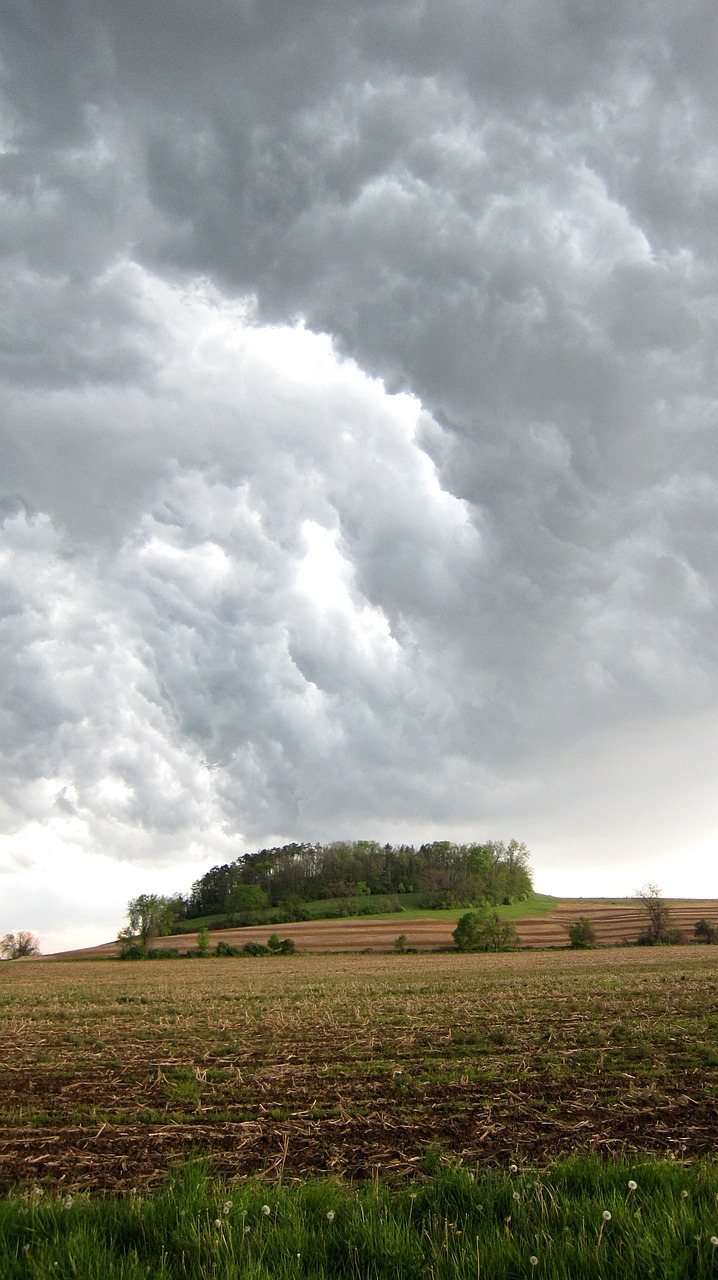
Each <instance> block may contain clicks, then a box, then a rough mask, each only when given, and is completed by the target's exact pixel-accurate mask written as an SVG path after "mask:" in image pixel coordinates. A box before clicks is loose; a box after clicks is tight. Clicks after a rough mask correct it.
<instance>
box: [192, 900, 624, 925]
mask: <svg viewBox="0 0 718 1280" xmlns="http://www.w3.org/2000/svg"><path fill="white" fill-rule="evenodd" d="M421 897H422V895H421V894H420V893H401V894H391V893H381V894H378V893H377V894H368V895H367V896H365V897H354V898H317V899H316V900H315V901H312V902H303V903H302V911H303V913H304V917H303V918H305V919H307V920H337V919H343V920H355V919H365V918H366V917H367V916H371V917H372V919H375V920H396V921H397V922H398V923H400V922H401V921H402V920H457V919H458V918H459V916H460V915H463V913H464V912H465V911H468V910H470V908H469V907H445V908H439V909H436V910H433V909H432V908H430V907H422V906H421V905H420V900H421ZM563 901H564V899H563V898H552V897H551V896H550V895H549V894H545V893H532V894H531V896H530V897H528V898H523V899H522V900H521V901H520V902H512V903H511V904H510V905H509V906H503V905H500V906H497V907H496V908H493V909H495V910H496V911H497V912H498V914H499V915H500V916H501V918H502V920H523V919H524V918H525V917H526V916H546V915H550V914H551V912H552V911H555V910H556V907H557V906H558V905H559V903H560V902H563ZM607 901H608V899H607ZM395 903H399V904H400V906H401V910H399V911H397V910H396V909H395V908H394V904H395ZM247 923H252V924H265V925H266V926H267V927H272V926H274V925H278V924H283V925H287V926H289V925H291V923H292V921H291V920H289V919H288V918H287V916H286V914H283V913H282V911H281V910H280V909H279V908H278V907H274V908H268V909H267V910H266V911H261V912H257V913H256V918H255V917H254V916H253V917H252V919H251V921H250V919H249V917H247ZM203 926H205V927H207V928H208V929H217V930H221V929H229V928H234V927H236V926H235V925H234V924H233V922H232V921H231V920H230V917H229V916H227V915H222V914H216V915H210V916H198V917H197V918H196V919H193V920H181V921H180V922H179V923H178V924H177V925H176V927H175V932H176V933H178V934H179V933H193V932H194V931H195V930H197V929H200V928H202V927H203Z"/></svg>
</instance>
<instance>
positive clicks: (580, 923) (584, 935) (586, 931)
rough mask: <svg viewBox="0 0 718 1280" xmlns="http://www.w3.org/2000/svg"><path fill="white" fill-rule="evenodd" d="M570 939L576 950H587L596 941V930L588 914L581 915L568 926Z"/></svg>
mask: <svg viewBox="0 0 718 1280" xmlns="http://www.w3.org/2000/svg"><path fill="white" fill-rule="evenodd" d="M568 939H569V942H570V943H571V946H572V947H573V948H574V950H575V951H585V950H586V948H587V947H592V946H594V945H595V942H596V931H595V929H594V927H593V925H592V923H591V921H590V920H589V918H588V916H580V917H579V919H578V920H574V922H573V924H571V925H569V928H568Z"/></svg>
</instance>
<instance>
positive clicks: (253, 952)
mask: <svg viewBox="0 0 718 1280" xmlns="http://www.w3.org/2000/svg"><path fill="white" fill-rule="evenodd" d="M242 954H243V955H245V956H268V955H271V952H270V950H269V947H265V945H264V943H263V942H245V944H244V946H243V947H242Z"/></svg>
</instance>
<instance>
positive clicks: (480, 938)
mask: <svg viewBox="0 0 718 1280" xmlns="http://www.w3.org/2000/svg"><path fill="white" fill-rule="evenodd" d="M452 937H453V939H454V942H455V943H456V945H457V947H458V949H459V951H508V950H510V948H511V947H515V946H517V945H518V941H519V938H518V934H517V932H516V929H515V927H514V925H513V924H512V923H511V921H510V920H501V919H500V917H499V916H498V915H497V914H496V912H495V911H493V912H492V913H491V914H490V915H489V914H488V912H487V911H486V909H485V908H483V909H478V910H476V911H467V912H466V915H463V916H461V918H460V920H459V923H458V924H457V926H456V928H455V929H454V932H453V934H452Z"/></svg>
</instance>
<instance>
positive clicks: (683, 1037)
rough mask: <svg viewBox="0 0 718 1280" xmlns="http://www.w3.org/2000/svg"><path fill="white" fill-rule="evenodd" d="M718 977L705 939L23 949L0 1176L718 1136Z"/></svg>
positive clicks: (271, 1167) (663, 1147)
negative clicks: (119, 952)
mask: <svg viewBox="0 0 718 1280" xmlns="http://www.w3.org/2000/svg"><path fill="white" fill-rule="evenodd" d="M344 927H346V926H344ZM407 932H408V929H407ZM717 978H718V948H714V947H699V946H692V947H677V948H665V949H656V950H651V949H636V948H634V949H631V950H628V949H615V950H611V951H608V950H606V951H593V952H587V953H571V952H566V951H562V952H543V953H536V952H523V953H515V954H510V955H505V956H492V955H464V956H462V955H459V954H456V953H455V954H443V955H431V956H429V955H411V956H372V955H360V956H346V955H345V956H331V957H329V956H327V957H321V956H320V957H310V956H297V957H294V958H289V957H273V958H269V959H249V958H241V959H228V960H217V959H211V960H207V961H201V960H197V961H187V960H177V961H174V960H168V961H165V962H163V963H157V962H155V963H144V964H107V965H104V964H83V963H72V964H69V963H62V962H56V963H54V964H46V963H43V962H41V961H40V962H25V963H15V964H5V965H2V966H0V1060H1V1066H2V1070H1V1071H0V1185H2V1186H3V1187H8V1186H10V1185H12V1184H16V1183H18V1182H22V1183H25V1184H27V1183H32V1182H38V1181H40V1182H49V1183H52V1184H57V1183H60V1184H61V1185H62V1186H63V1187H66V1188H71V1187H96V1188H125V1189H129V1188H131V1187H133V1186H141V1185H151V1184H153V1183H155V1182H156V1181H157V1180H158V1179H160V1178H161V1177H162V1176H163V1173H164V1171H165V1169H166V1168H167V1165H168V1164H169V1163H170V1162H172V1161H173V1160H175V1159H177V1158H178V1157H181V1156H183V1155H186V1154H188V1153H189V1151H190V1150H195V1151H196V1150H206V1151H209V1152H210V1153H211V1155H212V1158H213V1160H214V1162H215V1164H216V1165H217V1166H218V1167H220V1168H222V1169H223V1170H224V1171H226V1172H228V1173H230V1174H237V1175H245V1174H249V1173H258V1172H260V1173H261V1172H264V1173H266V1174H267V1175H268V1176H274V1175H276V1174H277V1173H278V1172H279V1171H283V1172H284V1173H285V1175H286V1176H290V1175H291V1176H299V1175H304V1174H306V1173H310V1172H311V1173H328V1172H344V1173H347V1174H350V1175H352V1176H371V1175H372V1173H373V1172H374V1171H375V1170H377V1169H379V1170H381V1172H382V1173H383V1174H384V1175H386V1176H390V1177H399V1176H402V1175H403V1174H406V1173H408V1172H410V1171H412V1170H415V1169H416V1168H417V1167H418V1166H420V1164H421V1162H422V1160H425V1159H426V1158H427V1151H428V1150H429V1149H430V1148H433V1149H434V1150H435V1153H437V1154H438V1153H443V1154H445V1155H447V1156H450V1157H451V1158H452V1159H461V1160H463V1161H466V1162H478V1163H496V1162H506V1161H509V1160H512V1159H515V1160H517V1162H520V1161H522V1160H528V1159H530V1160H532V1161H533V1160H542V1159H547V1158H549V1157H550V1156H552V1155H554V1154H556V1153H561V1152H566V1151H573V1150H576V1149H579V1148H583V1149H593V1150H599V1151H605V1152H613V1151H617V1150H621V1149H623V1148H626V1149H629V1150H639V1151H654V1152H662V1153H665V1152H666V1151H672V1152H674V1153H675V1154H676V1155H677V1156H678V1157H681V1156H683V1155H687V1156H690V1155H692V1154H695V1153H699V1152H702V1153H709V1152H710V1153H712V1152H714V1151H715V1145H716V1139H717V1138H718V1047H717V1046H718V1001H717V1000H716V995H715V992H716V979H717ZM433 1158H436V1156H434V1157H433Z"/></svg>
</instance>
